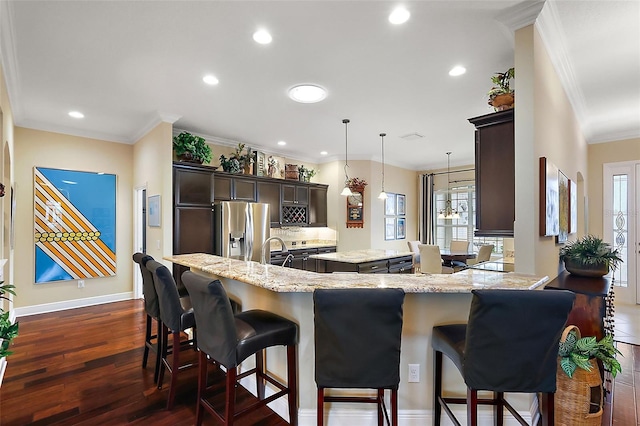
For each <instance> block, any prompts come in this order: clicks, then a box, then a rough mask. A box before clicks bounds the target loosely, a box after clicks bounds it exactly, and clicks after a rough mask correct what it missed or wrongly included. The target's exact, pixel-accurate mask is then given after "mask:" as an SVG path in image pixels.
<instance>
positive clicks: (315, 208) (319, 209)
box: [309, 186, 327, 226]
mask: <svg viewBox="0 0 640 426" xmlns="http://www.w3.org/2000/svg"><path fill="white" fill-rule="evenodd" d="M309 226H327V187H326V186H311V187H309Z"/></svg>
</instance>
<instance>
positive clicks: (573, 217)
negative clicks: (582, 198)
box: [569, 179, 578, 234]
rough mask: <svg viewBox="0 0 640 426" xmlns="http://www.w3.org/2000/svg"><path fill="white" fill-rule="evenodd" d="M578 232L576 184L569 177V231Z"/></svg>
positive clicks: (571, 232)
mask: <svg viewBox="0 0 640 426" xmlns="http://www.w3.org/2000/svg"><path fill="white" fill-rule="evenodd" d="M576 232H578V184H577V183H576V182H575V181H574V180H572V179H569V233H570V234H575V233H576Z"/></svg>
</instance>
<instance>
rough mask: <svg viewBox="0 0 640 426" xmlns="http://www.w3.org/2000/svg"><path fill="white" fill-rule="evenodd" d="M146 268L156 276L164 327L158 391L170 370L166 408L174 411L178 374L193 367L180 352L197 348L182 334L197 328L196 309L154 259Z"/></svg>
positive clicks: (156, 287) (155, 280) (154, 278)
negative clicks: (182, 363)
mask: <svg viewBox="0 0 640 426" xmlns="http://www.w3.org/2000/svg"><path fill="white" fill-rule="evenodd" d="M147 269H148V270H149V271H150V272H151V274H152V276H153V283H154V286H155V289H156V293H157V294H158V303H159V306H160V319H161V320H162V323H163V325H164V327H162V337H161V341H162V349H161V360H162V362H161V364H160V373H159V376H158V389H161V388H162V381H163V379H164V371H165V369H166V370H169V373H171V381H170V382H169V396H168V398H167V409H168V410H171V409H172V408H173V402H174V400H175V395H176V384H177V381H178V373H179V371H180V370H181V369H184V368H186V367H190V366H191V364H185V365H181V364H180V352H181V351H182V350H184V349H185V348H188V347H193V348H194V349H195V346H193V341H192V339H187V340H182V332H184V331H186V330H187V329H189V328H193V327H194V326H195V318H194V315H193V309H192V308H191V306H190V303H191V301H190V298H189V297H182V298H181V297H180V295H179V294H178V288H177V287H176V283H175V281H174V279H173V275H171V271H169V269H168V268H167V267H166V266H164V265H162V264H161V263H159V262H157V261H155V260H149V261H148V262H147ZM169 332H171V348H169ZM194 334H195V330H194ZM169 355H171V362H169Z"/></svg>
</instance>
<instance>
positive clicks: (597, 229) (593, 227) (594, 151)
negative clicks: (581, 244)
mask: <svg viewBox="0 0 640 426" xmlns="http://www.w3.org/2000/svg"><path fill="white" fill-rule="evenodd" d="M588 154H589V155H588V157H589V169H588V173H589V190H588V192H587V196H588V199H589V224H588V226H589V233H590V234H594V235H598V236H601V237H602V236H603V235H604V230H603V218H602V210H603V206H602V203H603V200H602V196H603V180H602V179H603V177H602V170H603V169H602V167H603V165H604V164H605V163H618V162H623V161H640V139H627V140H623V141H615V142H608V143H598V144H591V145H589V147H588Z"/></svg>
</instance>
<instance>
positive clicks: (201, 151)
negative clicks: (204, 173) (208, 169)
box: [173, 132, 211, 164]
mask: <svg viewBox="0 0 640 426" xmlns="http://www.w3.org/2000/svg"><path fill="white" fill-rule="evenodd" d="M173 150H174V151H175V153H176V156H177V157H178V158H179V159H180V161H189V162H192V163H199V164H202V163H209V162H210V161H211V147H210V146H209V145H208V144H207V143H206V142H205V140H204V138H202V137H200V136H194V135H192V134H191V133H189V132H182V133H180V134H179V135H178V136H174V137H173Z"/></svg>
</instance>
